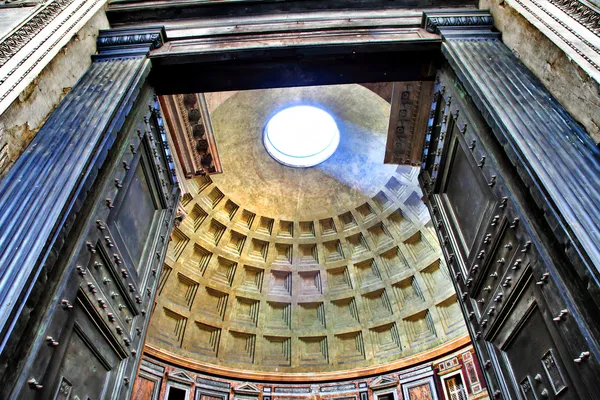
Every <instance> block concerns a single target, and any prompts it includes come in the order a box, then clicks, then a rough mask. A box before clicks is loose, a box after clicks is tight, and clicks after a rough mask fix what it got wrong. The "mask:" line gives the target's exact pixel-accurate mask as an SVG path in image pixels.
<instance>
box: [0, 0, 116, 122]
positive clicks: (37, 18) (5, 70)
mask: <svg viewBox="0 0 600 400" xmlns="http://www.w3.org/2000/svg"><path fill="white" fill-rule="evenodd" d="M63 1H66V2H68V4H65V3H60V4H62V5H61V6H60V7H58V1H51V2H49V3H48V4H47V5H46V6H44V7H42V8H40V10H39V12H37V13H34V15H33V16H31V17H30V18H29V19H28V20H27V21H26V22H25V23H23V24H22V25H21V26H20V27H19V28H17V29H16V30H15V31H14V32H13V33H12V34H11V35H10V36H8V37H6V38H5V39H4V41H2V42H0V49H3V51H4V52H3V53H2V54H3V55H4V56H6V57H8V58H5V59H4V60H5V61H4V64H2V63H0V114H1V113H3V112H4V111H5V110H6V109H7V108H8V106H9V105H10V104H11V103H12V102H13V101H14V99H15V98H16V97H17V96H18V95H19V93H21V91H22V90H23V89H25V87H26V86H27V85H28V84H30V83H31V81H33V79H34V78H35V77H36V76H37V74H38V73H39V72H40V71H41V70H42V69H43V68H44V67H45V66H46V65H47V64H48V63H49V62H50V60H52V58H53V57H54V56H55V55H56V54H57V53H58V52H59V51H60V49H61V48H62V47H63V46H65V45H66V44H67V43H68V42H69V40H71V38H72V36H73V35H74V34H75V33H76V32H77V31H78V30H79V29H81V27H82V26H83V25H84V24H85V23H86V22H87V21H88V20H89V19H90V18H91V17H92V16H93V15H94V14H95V13H96V11H97V10H98V9H99V8H100V7H102V6H103V5H104V3H105V1H106V0H63ZM45 10H47V11H45ZM24 51H27V52H26V53H24ZM0 53H1V52H0ZM17 54H18V59H17V57H15V56H16V55H17Z"/></svg>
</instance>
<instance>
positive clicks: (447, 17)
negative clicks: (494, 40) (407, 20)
mask: <svg viewBox="0 0 600 400" xmlns="http://www.w3.org/2000/svg"><path fill="white" fill-rule="evenodd" d="M493 24H494V19H493V18H492V16H491V15H490V14H489V13H488V12H487V11H473V10H469V11H458V12H457V11H440V12H433V13H424V14H423V27H424V28H425V29H426V30H427V32H431V33H439V32H440V28H444V27H452V28H455V27H456V28H458V27H461V28H464V27H491V26H492V25H493Z"/></svg>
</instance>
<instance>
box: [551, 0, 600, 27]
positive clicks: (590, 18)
mask: <svg viewBox="0 0 600 400" xmlns="http://www.w3.org/2000/svg"><path fill="white" fill-rule="evenodd" d="M550 2H551V3H552V4H554V5H555V6H556V7H558V8H560V9H561V10H563V11H564V12H565V13H567V14H569V16H570V17H571V18H573V19H575V20H576V21H577V22H579V23H580V24H581V25H583V26H585V27H586V28H588V29H589V30H590V31H592V32H594V33H595V34H596V35H597V36H600V9H598V8H596V7H594V6H593V5H588V4H587V3H586V2H584V1H580V0H550Z"/></svg>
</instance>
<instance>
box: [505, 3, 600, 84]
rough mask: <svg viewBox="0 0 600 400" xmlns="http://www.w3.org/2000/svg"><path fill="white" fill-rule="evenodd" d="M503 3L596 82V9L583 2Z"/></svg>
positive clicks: (599, 24) (599, 68) (599, 29)
mask: <svg viewBox="0 0 600 400" xmlns="http://www.w3.org/2000/svg"><path fill="white" fill-rule="evenodd" d="M506 3H507V4H508V5H509V6H511V7H512V8H514V9H515V10H516V11H517V12H518V13H519V14H521V15H522V16H523V17H524V18H525V19H527V20H528V21H529V22H530V23H531V24H532V25H533V26H535V27H536V28H537V29H539V31H540V32H542V33H543V34H544V35H546V36H547V37H548V39H550V40H551V41H552V42H553V43H554V44H556V45H557V46H558V47H559V48H560V49H561V50H562V51H564V52H565V54H566V55H567V56H568V57H569V58H570V59H572V60H573V61H574V62H576V63H577V64H578V65H579V66H580V67H581V68H582V69H583V70H584V71H585V72H586V73H588V74H589V75H590V76H591V77H592V78H593V79H595V80H596V82H600V45H599V43H600V42H599V41H598V40H597V37H599V36H600V8H598V7H597V6H596V5H595V4H593V3H592V2H588V1H586V0H549V1H540V0H507V1H506ZM594 38H596V39H594Z"/></svg>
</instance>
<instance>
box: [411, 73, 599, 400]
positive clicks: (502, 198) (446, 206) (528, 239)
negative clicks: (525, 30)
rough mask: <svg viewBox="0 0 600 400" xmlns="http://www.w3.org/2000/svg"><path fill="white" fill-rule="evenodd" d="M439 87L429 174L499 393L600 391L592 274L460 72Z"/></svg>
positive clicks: (590, 394)
mask: <svg viewBox="0 0 600 400" xmlns="http://www.w3.org/2000/svg"><path fill="white" fill-rule="evenodd" d="M434 91H435V95H434V103H433V105H432V110H433V111H432V113H431V114H430V120H429V126H428V135H427V138H426V145H427V146H428V147H427V148H426V150H425V154H424V157H423V166H422V167H423V168H422V171H421V175H420V181H421V185H422V187H423V189H424V199H425V201H426V204H427V205H428V208H429V210H430V213H431V215H432V219H433V221H434V225H435V227H436V230H437V234H438V237H439V239H440V242H441V243H442V244H443V246H442V247H443V251H444V254H445V256H446V259H447V265H448V267H449V269H450V275H451V277H452V279H453V281H454V284H455V287H456V288H457V293H458V295H459V296H458V297H459V302H460V303H461V309H462V310H463V313H464V315H465V318H466V320H467V325H468V327H469V330H470V333H471V336H472V338H473V343H474V346H475V348H476V351H477V354H478V357H479V359H480V363H481V365H482V366H483V367H484V372H485V375H486V379H487V381H488V387H489V388H490V393H491V394H492V395H493V397H494V398H505V399H518V398H521V399H538V400H541V399H590V398H595V397H597V393H599V392H600V379H599V376H598V372H599V370H600V368H599V365H598V362H597V361H596V357H595V356H593V355H592V352H591V350H593V349H594V348H597V346H596V343H595V342H594V343H590V340H592V341H595V339H594V338H593V334H592V333H591V332H590V331H589V327H588V325H586V324H584V323H581V321H585V317H584V315H592V314H594V313H596V312H597V311H598V310H594V309H591V308H590V307H592V308H593V307H594V303H593V302H589V301H586V300H585V299H586V297H585V296H584V294H585V293H586V285H587V283H586V282H583V281H579V280H577V279H573V278H574V274H573V273H572V272H569V271H574V270H575V268H574V267H573V266H572V265H570V264H569V262H570V261H569V260H568V258H567V257H566V255H565V254H564V253H561V252H560V251H559V249H561V248H562V246H560V245H559V244H558V243H557V242H556V238H555V237H554V236H553V235H552V230H551V229H550V227H549V226H548V225H547V223H546V222H545V219H544V218H543V211H542V210H540V209H539V208H537V207H538V205H537V204H536V202H535V200H534V199H533V198H532V196H531V194H530V192H529V190H528V189H527V187H526V186H525V184H524V183H523V181H522V180H521V178H520V174H519V173H518V171H517V170H516V169H515V168H514V167H513V165H512V164H511V163H510V161H509V159H508V156H507V154H506V153H505V151H504V149H503V148H502V147H501V146H500V145H499V143H498V142H497V141H496V139H495V137H494V136H493V134H492V133H491V131H490V128H489V126H488V125H487V124H486V123H485V121H484V120H483V118H482V117H481V115H480V113H479V111H478V110H477V108H476V107H475V105H474V104H473V103H472V102H471V100H470V98H469V97H468V96H466V95H465V93H466V92H465V90H464V88H463V87H462V86H461V84H460V82H459V81H458V79H457V78H456V76H454V75H453V72H452V71H450V70H449V69H447V70H442V71H441V72H440V75H439V79H438V81H437V84H436V87H435V88H434ZM565 271H566V273H567V275H561V274H563V273H565ZM588 313H591V314H588ZM590 349H591V350H590Z"/></svg>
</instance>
